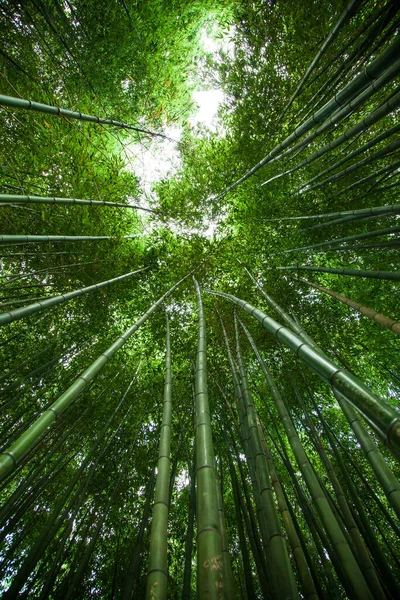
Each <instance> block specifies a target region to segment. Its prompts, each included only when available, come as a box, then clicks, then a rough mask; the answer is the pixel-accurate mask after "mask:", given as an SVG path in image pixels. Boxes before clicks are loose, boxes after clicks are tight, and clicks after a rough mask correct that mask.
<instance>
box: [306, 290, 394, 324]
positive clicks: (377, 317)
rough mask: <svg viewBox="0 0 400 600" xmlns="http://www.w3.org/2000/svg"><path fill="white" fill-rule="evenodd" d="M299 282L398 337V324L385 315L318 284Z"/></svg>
mask: <svg viewBox="0 0 400 600" xmlns="http://www.w3.org/2000/svg"><path fill="white" fill-rule="evenodd" d="M300 281H302V282H304V283H306V284H307V285H309V286H311V287H312V288H314V289H316V290H319V291H320V292H323V293H324V294H328V295H329V296H331V297H332V298H335V300H338V301H339V302H342V304H346V305H347V306H350V307H351V308H354V309H355V310H356V311H358V312H359V313H360V314H362V315H364V316H365V317H368V319H371V320H372V321H376V322H377V323H379V325H382V327H386V328H387V329H390V330H391V331H393V332H394V333H397V334H398V335H400V323H399V322H398V321H394V320H393V319H390V318H389V317H385V315H382V314H381V313H378V312H376V311H375V310H372V309H371V308H368V307H367V306H365V305H364V304H360V303H359V302H355V301H354V300H350V298H346V296H342V294H338V292H335V291H334V290H330V289H328V288H325V287H323V286H322V285H319V284H318V283H312V282H311V281H309V280H308V279H300Z"/></svg>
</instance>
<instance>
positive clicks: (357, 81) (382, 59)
mask: <svg viewBox="0 0 400 600" xmlns="http://www.w3.org/2000/svg"><path fill="white" fill-rule="evenodd" d="M399 50H400V39H397V40H395V42H393V43H392V44H391V45H390V46H389V47H388V48H386V49H385V50H384V51H383V52H382V53H381V54H380V55H379V56H378V57H377V58H376V59H374V60H373V61H372V62H371V63H370V64H369V65H368V66H367V67H366V68H365V69H363V71H362V72H361V73H360V74H359V75H358V76H357V77H355V78H354V79H353V81H351V82H350V83H348V84H347V85H346V86H345V87H344V88H342V90H341V91H340V92H338V93H337V94H336V95H335V96H334V98H332V99H331V100H329V102H327V103H326V104H325V105H324V106H323V107H322V108H320V109H319V110H318V111H317V112H316V113H315V114H314V115H313V116H312V117H310V118H309V119H308V120H307V121H306V122H305V123H304V124H303V125H301V126H300V127H298V128H297V129H295V130H294V131H293V133H291V134H290V135H289V136H288V137H287V138H286V139H285V140H284V141H283V142H281V143H280V144H279V145H278V146H276V147H275V148H274V149H273V150H272V151H271V152H270V153H269V154H268V155H267V156H266V157H265V158H263V159H262V160H261V161H260V162H259V163H257V164H256V165H255V166H254V167H253V168H252V169H250V170H249V171H247V173H245V175H243V177H241V178H240V179H238V180H237V181H235V182H234V183H233V184H231V185H230V186H228V187H227V188H226V189H225V190H224V191H223V192H221V193H220V194H219V195H218V196H217V198H216V199H219V198H221V197H222V196H224V195H225V194H227V193H228V192H230V191H232V190H233V189H235V188H236V187H237V186H238V185H240V184H241V183H243V182H244V181H246V180H247V179H249V178H250V177H251V176H252V175H254V174H255V173H256V172H257V171H258V170H259V169H261V168H262V167H264V166H265V165H267V164H268V163H269V162H272V159H273V158H275V157H277V156H278V155H280V153H281V152H282V151H283V150H285V149H286V148H288V147H289V146H290V145H291V144H292V143H293V142H295V141H296V140H298V139H299V138H300V137H302V136H303V135H304V134H305V133H306V132H307V131H309V130H310V129H311V128H312V127H313V126H314V125H316V124H318V123H319V122H321V121H323V120H324V119H326V118H327V117H329V115H330V114H332V113H333V112H334V111H336V109H337V107H338V106H341V105H344V104H345V103H346V102H348V101H349V100H350V99H351V98H354V97H355V96H356V95H357V94H359V92H360V91H361V90H363V89H364V88H365V86H366V85H368V84H369V83H370V81H371V80H375V79H377V78H378V77H380V76H381V74H382V72H383V71H384V69H385V68H388V67H389V66H390V65H391V64H392V62H393V61H394V60H396V59H397V58H398V54H399ZM399 101H400V94H399ZM294 149H295V147H293V148H292V149H291V150H290V152H292V151H294Z"/></svg>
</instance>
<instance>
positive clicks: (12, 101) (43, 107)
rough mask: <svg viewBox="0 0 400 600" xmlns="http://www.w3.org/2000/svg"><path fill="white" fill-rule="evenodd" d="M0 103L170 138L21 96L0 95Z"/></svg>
mask: <svg viewBox="0 0 400 600" xmlns="http://www.w3.org/2000/svg"><path fill="white" fill-rule="evenodd" d="M0 105H1V106H10V107H11V108H23V109H25V110H33V111H35V112H41V113H45V114H47V115H55V116H56V117H67V118H69V119H78V120H79V121H86V122H88V123H97V124H99V125H111V126H112V127H118V128H119V129H126V130H129V131H137V132H139V133H145V134H146V135H151V136H153V137H161V138H163V139H167V140H170V139H171V138H169V137H167V136H166V135H163V134H162V133H156V132H154V131H149V130H148V129H142V128H140V127H134V126H133V125H128V124H127V123H120V122H119V121H114V120H113V119H102V118H101V117H95V116H93V115H86V114H84V113H81V112H78V111H75V110H68V109H66V108H60V107H58V106H49V105H48V104H41V103H40V102H33V101H32V100H24V99H23V98H13V97H11V96H3V95H0Z"/></svg>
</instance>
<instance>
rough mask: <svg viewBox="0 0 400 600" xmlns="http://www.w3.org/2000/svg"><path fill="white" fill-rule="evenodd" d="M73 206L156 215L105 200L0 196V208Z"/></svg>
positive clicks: (132, 205)
mask: <svg viewBox="0 0 400 600" xmlns="http://www.w3.org/2000/svg"><path fill="white" fill-rule="evenodd" d="M10 203H13V204H54V205H56V204H74V205H77V206H114V207H117V208H130V209H135V210H143V211H145V212H150V213H156V214H157V213H158V212H159V211H157V210H152V209H151V208H142V207H141V206H136V205H134V204H124V203H123V202H108V201H106V200H90V199H88V200H80V199H78V198H58V197H57V196H56V197H48V196H20V195H15V194H0V206H3V205H4V206H7V205H8V204H10Z"/></svg>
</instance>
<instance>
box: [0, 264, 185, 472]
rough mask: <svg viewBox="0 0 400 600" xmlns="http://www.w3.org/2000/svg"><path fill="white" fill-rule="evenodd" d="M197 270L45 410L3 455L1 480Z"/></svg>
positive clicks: (146, 313) (0, 465) (0, 464)
mask: <svg viewBox="0 0 400 600" xmlns="http://www.w3.org/2000/svg"><path fill="white" fill-rule="evenodd" d="M192 273H193V271H191V272H190V273H188V275H186V276H185V277H183V278H182V279H181V280H180V281H178V282H177V283H176V284H175V285H173V286H172V287H171V288H170V289H169V290H168V292H166V293H165V294H164V295H163V296H161V298H160V299H159V300H157V302H155V303H154V304H153V305H152V306H151V307H150V308H149V309H148V310H147V311H146V312H145V313H144V314H143V315H142V316H141V317H140V319H138V320H137V321H136V323H134V324H133V325H132V326H131V327H130V328H129V329H127V331H126V332H125V333H123V334H122V335H121V336H120V337H119V338H118V339H117V340H116V341H115V342H114V343H113V344H112V345H111V346H110V347H109V348H108V349H107V350H105V352H103V353H102V354H101V355H100V356H99V358H97V359H96V360H95V361H94V362H93V363H92V364H91V365H90V366H89V367H88V368H87V369H86V370H85V371H84V372H83V373H82V374H81V375H80V376H79V377H78V379H76V380H75V381H74V383H73V384H72V385H71V386H70V387H69V388H68V389H67V390H66V391H65V392H64V393H63V394H61V396H60V397H59V398H58V399H57V400H56V401H55V402H53V404H52V405H51V406H50V407H49V408H48V409H47V410H45V412H44V413H43V414H42V415H41V416H40V417H39V418H38V419H37V420H36V421H35V422H34V423H33V425H31V426H30V427H29V428H28V429H27V430H26V431H25V432H24V433H23V434H22V435H21V436H20V437H19V438H18V439H17V440H16V441H15V442H14V443H13V444H12V445H11V446H10V447H9V448H7V449H6V450H4V451H3V452H2V453H1V454H0V481H2V480H3V479H4V478H5V477H6V476H7V475H8V474H9V473H10V472H11V471H13V470H14V469H15V467H16V466H17V465H18V464H19V463H20V462H21V460H22V459H23V457H24V456H25V455H26V454H27V453H28V452H29V451H30V450H31V449H32V448H33V447H34V446H36V444H37V443H38V442H39V440H41V439H42V437H43V435H44V434H45V433H46V431H47V430H48V429H49V427H51V425H52V424H53V423H54V421H55V420H56V419H57V418H59V417H60V416H61V415H62V413H64V412H65V410H66V409H67V408H68V407H69V406H70V405H71V403H72V402H73V401H74V400H75V399H76V398H77V397H78V396H79V394H80V393H81V392H82V391H83V390H84V389H85V388H86V387H87V386H88V384H89V383H90V382H91V381H92V380H93V379H94V377H95V376H96V375H97V374H98V373H99V371H100V370H101V369H102V367H103V366H104V365H105V364H106V363H107V362H108V361H109V360H110V359H111V358H112V357H113V356H114V355H115V354H116V352H117V351H118V350H119V349H120V348H121V347H122V346H123V345H124V343H125V342H126V340H127V339H129V338H130V336H131V335H132V334H133V333H135V332H136V331H137V330H138V329H139V327H140V326H141V325H143V323H144V322H145V321H147V319H148V318H149V317H150V316H151V315H152V314H153V313H154V312H155V311H156V310H157V308H158V307H159V306H160V305H161V304H162V303H163V302H164V300H165V299H166V298H168V297H169V296H170V295H171V294H172V293H173V292H174V291H175V290H176V288H177V287H178V286H180V285H181V284H182V283H183V282H184V281H186V279H187V278H188V277H190V275H192Z"/></svg>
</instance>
